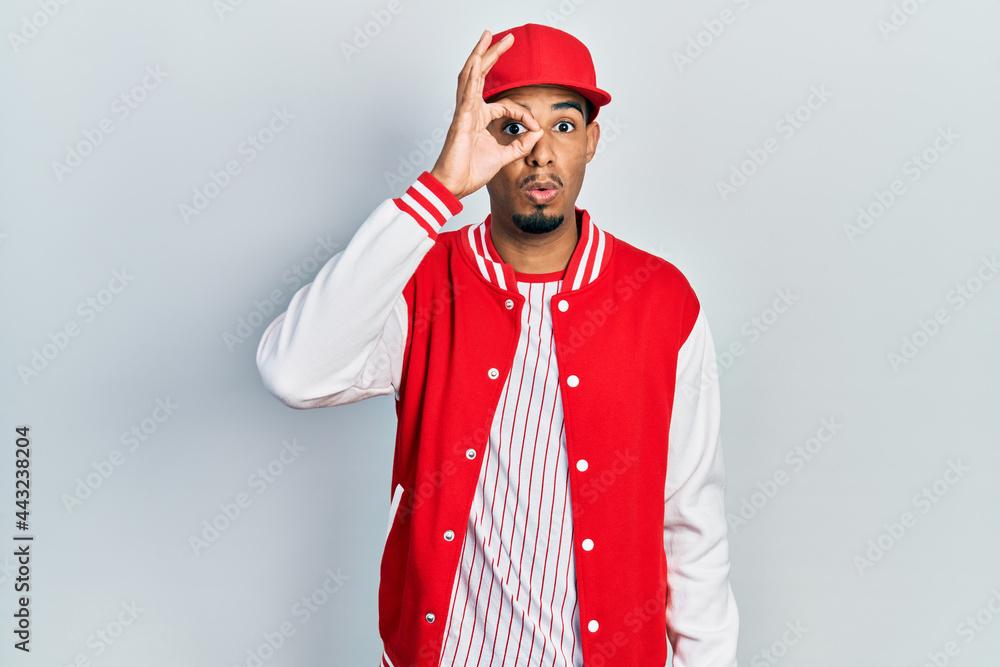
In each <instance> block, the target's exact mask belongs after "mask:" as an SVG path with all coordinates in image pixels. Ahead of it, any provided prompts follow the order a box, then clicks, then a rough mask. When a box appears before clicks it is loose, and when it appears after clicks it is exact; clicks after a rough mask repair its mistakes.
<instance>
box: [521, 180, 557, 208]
mask: <svg viewBox="0 0 1000 667" xmlns="http://www.w3.org/2000/svg"><path fill="white" fill-rule="evenodd" d="M524 194H525V196H526V197H527V198H528V199H530V200H531V201H532V202H534V203H535V204H539V205H541V204H548V203H549V202H551V201H552V200H553V199H555V198H556V195H558V194H559V187H558V186H557V185H556V184H555V183H553V182H552V181H536V182H534V183H531V184H530V185H529V186H528V187H526V188H525V189H524Z"/></svg>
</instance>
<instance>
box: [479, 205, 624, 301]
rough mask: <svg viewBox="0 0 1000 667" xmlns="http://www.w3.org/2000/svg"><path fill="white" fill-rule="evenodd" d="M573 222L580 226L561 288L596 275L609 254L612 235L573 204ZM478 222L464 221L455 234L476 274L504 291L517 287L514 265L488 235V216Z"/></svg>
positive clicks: (575, 287)
mask: <svg viewBox="0 0 1000 667" xmlns="http://www.w3.org/2000/svg"><path fill="white" fill-rule="evenodd" d="M574 208H575V210H576V222H577V227H578V228H579V230H580V237H579V238H578V239H577V242H576V248H574V250H573V255H572V256H571V257H570V260H569V265H568V266H567V267H566V273H565V274H564V275H563V279H562V280H563V283H562V284H563V292H569V291H575V290H578V289H580V288H581V287H583V286H584V285H589V284H590V283H592V282H594V280H596V279H597V276H598V275H600V273H601V271H603V270H604V269H605V268H606V267H607V265H608V260H609V258H610V257H611V243H612V238H613V237H612V236H611V235H610V234H607V233H605V232H604V230H602V229H599V228H598V227H597V225H595V224H594V222H593V221H592V220H591V219H590V214H589V213H588V212H587V211H586V210H584V209H581V208H576V207H574ZM491 217H492V216H491V215H487V216H486V219H485V220H484V221H483V222H481V223H479V224H478V225H468V226H467V227H465V229H464V232H463V233H461V234H460V235H459V237H460V239H461V245H462V247H463V248H464V252H466V253H467V254H468V256H469V258H470V259H471V260H472V262H473V264H474V265H475V266H476V267H477V268H478V270H479V273H480V275H481V276H482V277H483V279H484V280H486V281H487V282H489V283H492V284H494V285H496V286H497V287H499V288H500V289H502V290H504V291H511V292H516V291H517V277H516V276H515V274H514V267H512V266H511V265H510V264H508V263H506V262H504V261H503V259H501V258H500V254H499V253H498V252H497V250H496V248H495V247H493V238H492V236H490V219H491Z"/></svg>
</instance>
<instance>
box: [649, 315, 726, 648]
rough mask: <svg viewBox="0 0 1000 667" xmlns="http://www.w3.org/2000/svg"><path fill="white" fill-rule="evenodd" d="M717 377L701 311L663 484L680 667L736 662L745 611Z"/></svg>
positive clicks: (688, 348) (686, 347)
mask: <svg viewBox="0 0 1000 667" xmlns="http://www.w3.org/2000/svg"><path fill="white" fill-rule="evenodd" d="M718 378H719V375H718V370H717V366H716V359H715V346H714V344H713V342H712V334H711V332H710V331H709V328H708V321H707V320H706V319H705V314H704V312H703V311H702V310H701V309H700V308H699V311H698V316H697V318H696V319H695V322H694V326H693V327H692V329H691V332H690V333H689V334H688V337H687V339H686V340H685V341H684V344H683V345H682V346H681V349H680V351H679V352H678V355H677V386H676V390H675V393H674V407H673V413H672V416H671V421H670V435H669V438H670V444H669V450H668V453H667V456H668V463H667V482H666V488H665V489H664V502H665V508H664V509H665V512H664V519H663V545H664V550H665V552H666V556H667V638H668V639H669V640H670V644H671V646H672V647H673V650H674V658H673V665H674V667H736V643H737V635H738V632H739V613H738V611H737V609H736V601H735V599H734V598H733V591H732V588H731V587H730V585H729V543H728V539H727V528H728V526H727V524H726V509H725V502H724V494H725V487H726V478H725V471H724V467H723V459H722V441H721V437H720V429H719V423H720V401H719V382H718Z"/></svg>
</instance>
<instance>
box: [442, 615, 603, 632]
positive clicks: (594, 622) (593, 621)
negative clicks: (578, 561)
mask: <svg viewBox="0 0 1000 667" xmlns="http://www.w3.org/2000/svg"><path fill="white" fill-rule="evenodd" d="M424 618H426V619H427V622H428V623H433V622H434V614H433V613H431V612H427V616H425V617H424ZM591 623H596V621H591ZM594 630H596V628H594Z"/></svg>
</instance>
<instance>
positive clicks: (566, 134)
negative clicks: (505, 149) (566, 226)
mask: <svg viewBox="0 0 1000 667" xmlns="http://www.w3.org/2000/svg"><path fill="white" fill-rule="evenodd" d="M501 98H508V99H510V100H511V101H512V102H514V103H515V104H519V105H521V106H523V107H525V108H526V109H528V111H529V112H530V113H531V115H532V116H534V118H535V120H536V121H537V122H538V124H539V126H540V127H541V129H542V136H541V137H540V138H539V139H538V141H537V142H536V143H535V145H534V146H533V147H532V149H531V151H530V152H529V153H528V154H527V155H525V156H524V157H522V158H519V159H517V160H514V161H513V162H511V163H510V164H508V165H506V166H504V167H503V168H502V169H501V170H500V171H499V172H497V174H496V176H494V177H493V180H491V181H490V182H489V183H487V184H486V189H487V191H488V192H489V193H490V207H491V209H492V215H493V218H494V219H496V218H503V219H504V220H511V221H513V223H514V225H516V226H517V228H518V229H520V230H521V231H522V232H525V233H528V234H545V233H548V232H550V231H552V230H554V229H556V228H558V227H559V225H560V224H562V222H563V220H564V219H565V220H570V221H574V222H575V220H576V216H575V212H574V207H575V205H576V198H577V195H579V194H580V188H581V187H582V186H583V176H584V173H585V171H586V168H587V163H588V162H590V161H591V159H593V157H594V153H595V152H596V151H597V142H598V140H599V139H600V136H601V130H600V127H599V126H598V124H597V123H596V122H593V123H590V124H589V125H587V124H586V119H585V114H586V109H587V106H586V101H585V99H584V97H583V95H580V94H579V93H576V92H573V91H571V90H569V89H567V88H563V87H561V86H547V85H546V86H522V87H521V88H514V89H511V90H507V91H504V92H502V93H499V94H497V95H494V96H493V97H491V98H490V99H489V100H488V101H490V102H493V101H496V100H497V99H501ZM488 129H489V131H490V133H491V134H492V135H493V136H494V137H496V139H497V141H498V142H500V143H502V144H509V143H511V142H512V141H513V140H514V138H515V137H516V136H517V135H518V134H522V133H525V132H527V130H528V128H526V127H525V126H524V125H522V124H521V123H518V122H516V121H514V120H512V119H510V118H498V119H496V120H494V121H493V122H492V123H491V124H490V125H489V127H488Z"/></svg>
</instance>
